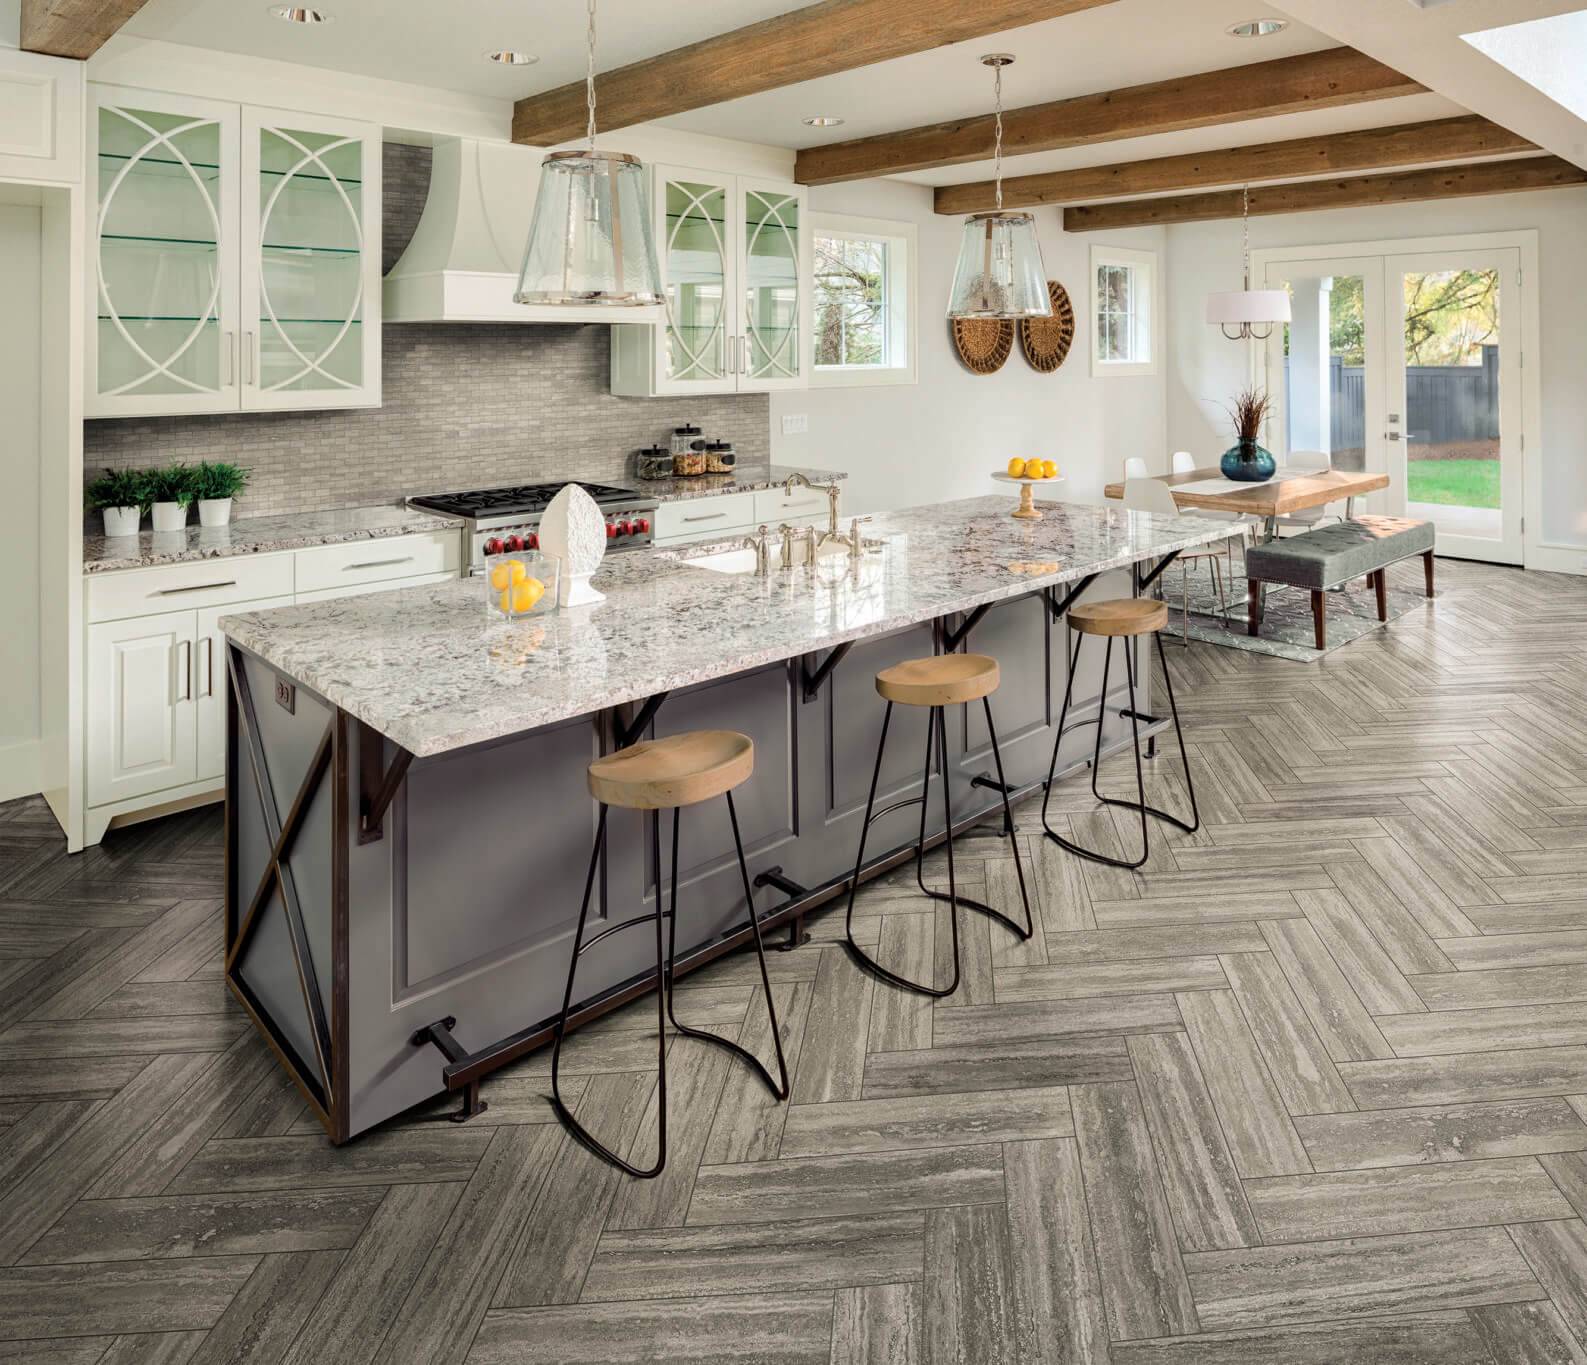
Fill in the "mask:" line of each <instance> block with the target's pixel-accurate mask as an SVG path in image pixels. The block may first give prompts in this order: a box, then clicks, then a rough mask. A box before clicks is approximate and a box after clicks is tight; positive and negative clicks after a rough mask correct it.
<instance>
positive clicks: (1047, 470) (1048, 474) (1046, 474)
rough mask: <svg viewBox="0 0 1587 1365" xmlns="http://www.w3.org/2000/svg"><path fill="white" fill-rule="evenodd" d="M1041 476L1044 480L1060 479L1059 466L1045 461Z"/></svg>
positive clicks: (1042, 463)
mask: <svg viewBox="0 0 1587 1365" xmlns="http://www.w3.org/2000/svg"><path fill="white" fill-rule="evenodd" d="M1041 476H1042V478H1044V479H1056V478H1057V477H1058V466H1057V465H1055V464H1054V463H1053V462H1052V461H1051V460H1043V461H1042V462H1041Z"/></svg>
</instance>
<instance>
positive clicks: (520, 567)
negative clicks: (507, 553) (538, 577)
mask: <svg viewBox="0 0 1587 1365" xmlns="http://www.w3.org/2000/svg"><path fill="white" fill-rule="evenodd" d="M509 568H510V570H511V572H512V581H513V583H514V584H518V583H522V582H523V581H524V579H526V578H528V577H529V570H528V569H526V568H524V564H523V560H521V559H515V560H513V561H511V563H510V565H509Z"/></svg>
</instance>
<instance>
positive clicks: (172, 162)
mask: <svg viewBox="0 0 1587 1365" xmlns="http://www.w3.org/2000/svg"><path fill="white" fill-rule="evenodd" d="M99 159H100V160H101V161H133V160H136V161H137V162H138V164H139V165H140V166H169V167H171V168H172V170H173V171H174V172H176V173H177V174H180V175H186V174H187V167H188V166H191V167H192V168H193V169H194V170H195V171H214V172H215V174H216V175H219V174H220V167H219V166H217V165H216V164H215V163H214V162H212V161H193V160H191V159H190V160H189V161H188V162H187V165H183V163H182V162H180V161H178V160H176V159H175V158H174V157H169V156H167V157H158V156H140V157H133V156H132V155H130V154H129V153H127V152H100V154H99ZM151 173H152V174H164V172H151ZM259 174H260V175H268V176H272V177H276V178H279V177H281V176H283V175H289V174H290V175H291V176H292V178H293V179H294V180H319V181H323V182H324V183H325V184H330V183H331V181H332V179H333V178H334V179H335V180H336V181H337V182H338V183H340V184H343V185H361V184H363V181H362V180H355V179H353V178H351V177H349V176H342V175H338V176H335V177H332V176H328V175H320V174H318V173H316V172H313V171H291V172H288V171H272V170H270V169H268V168H265V167H261V168H260V171H259ZM212 178H213V177H210V176H205V177H204V179H212Z"/></svg>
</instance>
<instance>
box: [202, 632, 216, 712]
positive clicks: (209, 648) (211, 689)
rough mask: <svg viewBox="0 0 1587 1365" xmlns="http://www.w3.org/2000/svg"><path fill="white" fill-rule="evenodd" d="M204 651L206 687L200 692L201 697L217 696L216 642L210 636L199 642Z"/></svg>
mask: <svg viewBox="0 0 1587 1365" xmlns="http://www.w3.org/2000/svg"><path fill="white" fill-rule="evenodd" d="M198 643H199V644H200V646H202V648H203V650H204V686H203V689H202V690H201V691H200V692H199V694H198V695H199V696H201V697H213V696H214V695H215V642H214V640H212V639H211V638H210V637H209V636H208V635H206V636H205V637H204V638H203V639H202V640H200V641H199V642H198Z"/></svg>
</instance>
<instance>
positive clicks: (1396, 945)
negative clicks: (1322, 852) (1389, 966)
mask: <svg viewBox="0 0 1587 1365" xmlns="http://www.w3.org/2000/svg"><path fill="white" fill-rule="evenodd" d="M1328 872H1329V876H1331V877H1332V878H1333V881H1334V884H1335V885H1336V886H1337V887H1338V889H1339V891H1340V892H1341V893H1342V894H1343V895H1344V898H1345V899H1346V900H1347V901H1349V902H1350V905H1351V907H1352V908H1353V909H1354V910H1355V911H1356V913H1357V914H1358V915H1359V916H1360V917H1361V920H1362V921H1363V922H1364V923H1365V924H1367V925H1369V926H1370V927H1371V930H1372V934H1373V936H1374V937H1375V938H1376V939H1377V940H1378V942H1379V943H1380V944H1382V946H1383V951H1384V952H1385V953H1387V954H1388V955H1389V958H1390V960H1391V961H1392V962H1393V963H1394V965H1395V966H1396V967H1398V968H1399V969H1400V971H1402V972H1442V971H1448V970H1449V964H1448V962H1447V961H1446V960H1445V958H1444V955H1443V954H1442V953H1441V952H1440V951H1439V948H1438V944H1437V941H1436V940H1435V938H1434V936H1433V935H1432V934H1431V933H1429V932H1428V930H1427V929H1426V928H1425V927H1424V926H1423V925H1422V923H1421V921H1420V920H1418V919H1417V918H1416V916H1415V915H1413V914H1412V913H1411V912H1410V911H1409V910H1408V909H1406V906H1405V903H1404V902H1403V901H1402V900H1401V899H1400V897H1399V896H1398V895H1396V894H1395V893H1394V891H1392V890H1390V888H1389V887H1388V885H1387V884H1386V883H1385V882H1384V880H1383V878H1382V877H1380V876H1379V875H1378V873H1377V871H1376V870H1375V869H1373V868H1372V867H1370V866H1369V865H1368V864H1366V863H1355V864H1350V863H1341V864H1339V865H1338V866H1337V867H1331V868H1329V870H1328ZM1445 937H1447V935H1445Z"/></svg>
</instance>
